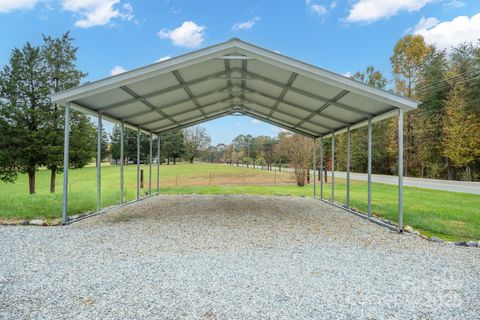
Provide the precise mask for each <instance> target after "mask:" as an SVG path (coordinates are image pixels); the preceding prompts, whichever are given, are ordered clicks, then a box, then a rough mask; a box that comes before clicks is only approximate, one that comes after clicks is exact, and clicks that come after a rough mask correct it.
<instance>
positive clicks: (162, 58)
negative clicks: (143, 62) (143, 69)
mask: <svg viewBox="0 0 480 320" xmlns="http://www.w3.org/2000/svg"><path fill="white" fill-rule="evenodd" d="M168 59H172V56H170V55H168V56H165V57H161V58H158V59H157V60H155V62H162V61H165V60H168Z"/></svg>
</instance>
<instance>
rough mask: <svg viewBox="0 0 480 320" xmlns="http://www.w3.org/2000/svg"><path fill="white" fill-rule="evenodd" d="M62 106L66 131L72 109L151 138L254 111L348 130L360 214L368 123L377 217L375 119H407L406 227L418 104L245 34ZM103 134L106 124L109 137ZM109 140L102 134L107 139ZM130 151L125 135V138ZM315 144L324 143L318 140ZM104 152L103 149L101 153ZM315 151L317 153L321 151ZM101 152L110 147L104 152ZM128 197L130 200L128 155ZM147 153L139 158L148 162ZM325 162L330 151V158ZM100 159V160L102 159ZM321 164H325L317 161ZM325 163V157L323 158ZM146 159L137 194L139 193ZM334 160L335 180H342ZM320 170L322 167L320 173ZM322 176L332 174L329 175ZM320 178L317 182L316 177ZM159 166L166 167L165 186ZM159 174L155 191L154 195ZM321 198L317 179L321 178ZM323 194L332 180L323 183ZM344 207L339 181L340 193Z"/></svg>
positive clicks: (305, 125) (282, 122) (310, 128)
mask: <svg viewBox="0 0 480 320" xmlns="http://www.w3.org/2000/svg"><path fill="white" fill-rule="evenodd" d="M52 102H54V103H57V104H61V105H64V106H65V128H69V122H70V121H69V117H70V111H71V108H74V109H76V110H79V111H81V112H85V113H87V114H91V115H94V116H97V117H98V119H99V122H98V123H99V127H101V123H102V122H101V120H102V119H108V120H111V121H113V122H116V123H119V124H120V127H121V131H122V138H123V130H124V127H125V126H128V127H130V128H133V129H135V130H137V136H138V139H137V153H139V141H140V132H142V131H143V132H145V133H148V134H150V175H151V174H152V170H151V166H152V149H153V146H152V137H153V135H157V136H158V139H157V141H158V145H157V148H158V150H160V149H159V148H160V135H161V134H163V133H166V132H169V131H172V130H177V129H181V128H185V127H189V126H192V125H195V124H199V123H202V122H205V121H209V120H212V119H216V118H220V117H223V116H226V115H231V114H241V115H247V116H250V117H253V118H256V119H259V120H261V121H265V122H268V123H271V124H274V125H277V126H279V127H282V128H284V129H287V130H290V131H292V132H295V133H298V134H302V135H304V136H307V137H310V138H312V139H320V152H321V153H322V152H323V150H322V140H323V138H327V137H332V138H333V139H332V142H333V143H332V145H333V148H332V150H333V152H332V160H333V159H334V152H335V147H334V142H335V135H336V134H338V133H342V132H346V134H347V203H346V206H345V207H344V208H345V209H346V210H349V211H351V210H350V203H349V202H350V201H349V199H350V177H349V172H350V168H349V163H350V131H351V130H352V129H355V128H358V127H361V126H365V125H368V128H369V130H368V175H369V179H368V208H369V209H368V215H366V217H368V218H371V215H372V212H371V162H372V161H371V160H372V143H371V140H372V139H371V131H372V130H371V128H372V123H373V122H375V121H379V120H382V119H386V118H388V117H392V116H395V115H398V116H399V117H398V229H399V230H400V231H402V230H403V134H402V132H403V112H408V111H410V110H414V109H415V108H417V106H418V102H417V101H414V100H411V99H408V98H405V97H402V96H399V95H396V94H393V93H391V92H388V91H385V90H381V89H378V88H374V87H371V86H369V85H366V84H364V83H361V82H358V81H355V80H353V79H350V78H347V77H344V76H342V75H339V74H336V73H333V72H330V71H327V70H324V69H321V68H318V67H315V66H312V65H309V64H306V63H304V62H301V61H298V60H295V59H292V58H289V57H286V56H284V55H281V54H279V53H275V52H272V51H269V50H266V49H263V48H260V47H258V46H255V45H252V44H249V43H246V42H244V41H241V40H239V39H231V40H229V41H226V42H223V43H220V44H217V45H214V46H211V47H207V48H204V49H201V50H197V51H194V52H191V53H188V54H185V55H181V56H178V57H175V58H172V59H169V60H166V61H162V62H158V63H154V64H151V65H148V66H145V67H142V68H138V69H135V70H132V71H128V72H125V73H122V74H119V75H116V76H112V77H108V78H105V79H102V80H98V81H95V82H90V83H86V84H84V85H81V86H79V87H76V88H73V89H69V90H65V91H61V92H58V93H56V94H54V95H53V96H52ZM100 133H101V130H99V134H100ZM100 142H101V140H100V137H99V143H100ZM121 145H122V147H121V153H122V154H123V139H122V141H121ZM314 145H315V144H314ZM64 148H65V149H64V168H65V169H64V186H63V206H62V222H63V223H64V224H66V223H68V212H67V205H68V163H69V162H68V161H69V160H68V156H69V130H65V147H64ZM99 150H100V149H99ZM314 155H315V152H314ZM98 157H100V152H99V153H98ZM121 158H122V159H121V162H120V180H121V181H120V185H121V187H120V189H121V190H120V194H121V203H122V204H123V203H124V197H123V192H124V183H123V157H121ZM138 158H139V157H137V159H138ZM322 159H323V157H322ZM97 163H98V164H99V163H100V161H97ZM314 163H315V161H314ZM320 166H321V167H323V163H322V162H321V163H320ZM139 168H140V163H139V161H137V200H139V199H140V194H139V187H138V186H139V174H138V173H139ZM334 168H335V167H334V165H333V170H332V180H333V179H334V172H335V170H334ZM314 172H315V170H314ZM320 180H321V181H322V179H320ZM314 181H315V179H314ZM100 182H101V166H99V165H97V188H98V210H99V211H100V210H101V209H102V208H101V183H100ZM158 186H159V164H157V192H158ZM151 187H152V186H151V179H150V185H149V195H151V194H152V193H151ZM314 190H315V191H314V196H316V185H315V184H314ZM320 199H322V200H324V201H327V200H325V199H323V182H321V184H320ZM328 202H330V203H332V204H335V203H334V183H332V198H331V201H328Z"/></svg>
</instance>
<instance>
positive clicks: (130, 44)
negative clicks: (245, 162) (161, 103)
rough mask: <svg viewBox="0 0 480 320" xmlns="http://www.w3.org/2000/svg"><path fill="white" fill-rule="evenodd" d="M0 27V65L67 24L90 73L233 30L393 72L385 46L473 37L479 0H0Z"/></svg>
mask: <svg viewBox="0 0 480 320" xmlns="http://www.w3.org/2000/svg"><path fill="white" fill-rule="evenodd" d="M0 30H2V32H1V33H0V49H1V50H0V65H4V64H5V63H7V62H8V58H9V55H10V51H11V49H12V48H14V47H19V46H22V45H23V44H24V43H25V42H26V41H30V42H31V43H33V44H38V43H40V41H41V35H42V33H43V34H48V35H52V36H59V35H61V34H62V33H63V32H65V31H68V30H70V31H71V33H72V36H73V37H74V38H75V44H76V45H77V46H79V47H80V49H79V52H78V67H79V68H80V69H81V70H82V71H85V72H88V74H89V75H88V77H87V79H86V80H88V81H91V80H96V79H99V78H104V77H107V76H109V75H110V74H111V73H112V72H113V73H114V72H121V71H123V70H129V69H133V68H136V67H140V66H143V65H146V64H150V63H152V62H154V61H156V60H158V59H161V58H164V57H172V56H176V55H179V54H182V53H186V52H189V51H192V50H195V49H198V48H202V47H205V46H208V45H212V44H215V43H217V42H221V41H225V40H228V39H230V38H232V37H238V38H241V39H243V40H245V41H248V42H251V43H254V44H256V45H259V46H262V47H265V48H267V49H271V50H275V51H279V52H281V53H282V54H285V55H288V56H291V57H294V58H296V59H300V60H304V61H306V62H308V63H311V64H314V65H317V66H320V67H322V68H326V69H329V70H331V71H334V72H338V73H341V74H348V73H354V72H355V71H358V70H364V69H365V68H366V67H367V66H368V65H374V66H375V67H376V68H378V69H380V70H381V71H382V72H384V73H385V74H386V75H387V77H389V78H390V77H391V72H390V64H389V57H390V55H391V52H392V48H393V46H394V44H395V42H396V41H397V40H398V39H399V38H401V37H402V36H403V35H405V34H407V33H420V34H423V35H424V36H425V38H426V40H427V42H429V43H432V44H435V45H436V46H437V47H440V48H445V49H447V50H448V48H449V47H451V46H452V45H456V44H458V43H459V42H461V41H475V39H478V38H480V1H478V0H469V1H467V0H394V1H391V0H346V1H340V0H337V1H335V0H325V1H322V0H306V1H303V0H298V1H253V0H244V1H226V0H225V1H199V0H197V1H194V0H191V1H188V0H153V1H146V0H143V1H142V0H140V1H135V0H0ZM203 126H204V127H206V128H207V131H208V132H209V133H210V134H211V135H212V138H213V143H215V144H216V143H222V142H223V143H228V142H230V141H231V140H232V138H233V137H235V136H236V135H238V134H240V133H244V134H246V133H251V134H254V135H259V134H266V135H276V134H277V133H278V131H279V129H278V128H275V127H272V126H270V125H267V124H264V123H260V122H258V121H253V120H252V119H250V118H243V117H228V118H223V119H219V120H214V121H212V122H210V123H207V124H204V125H203Z"/></svg>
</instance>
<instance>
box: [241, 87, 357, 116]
mask: <svg viewBox="0 0 480 320" xmlns="http://www.w3.org/2000/svg"><path fill="white" fill-rule="evenodd" d="M247 90H248V91H249V92H251V93H255V94H258V95H259V96H262V97H264V98H267V99H270V100H274V101H275V99H276V98H275V97H274V96H271V95H268V94H265V93H262V92H258V91H255V90H253V89H250V88H247ZM282 103H284V104H286V105H289V106H291V107H294V108H297V109H300V110H302V111H305V112H312V110H310V109H307V108H305V107H303V106H301V105H298V104H296V103H293V102H287V101H282ZM319 116H321V117H323V118H325V119H328V120H331V121H335V122H338V123H341V124H343V125H348V123H346V122H345V121H344V120H342V119H339V118H336V117H332V116H328V115H325V114H321V115H319Z"/></svg>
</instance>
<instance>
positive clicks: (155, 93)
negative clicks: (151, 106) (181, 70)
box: [97, 71, 225, 112]
mask: <svg viewBox="0 0 480 320" xmlns="http://www.w3.org/2000/svg"><path fill="white" fill-rule="evenodd" d="M221 75H225V71H220V72H216V73H214V74H211V75H208V76H205V77H200V78H197V79H194V80H191V81H188V82H185V83H184V84H177V85H174V86H171V87H167V88H163V89H160V90H156V91H153V92H150V93H147V94H144V95H143V96H142V97H143V98H144V99H148V98H153V97H156V96H159V95H162V94H165V93H169V92H172V91H175V90H179V89H184V88H185V87H188V86H193V85H195V84H198V83H201V82H204V81H208V80H214V79H217V78H218V77H219V76H221ZM135 101H137V99H135V98H133V99H129V100H125V101H120V102H116V103H112V104H110V105H108V106H104V107H101V108H98V109H97V111H98V112H104V111H107V110H110V109H115V108H119V107H123V106H126V105H127V104H130V103H134V102H135Z"/></svg>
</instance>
